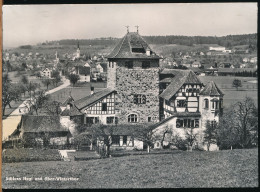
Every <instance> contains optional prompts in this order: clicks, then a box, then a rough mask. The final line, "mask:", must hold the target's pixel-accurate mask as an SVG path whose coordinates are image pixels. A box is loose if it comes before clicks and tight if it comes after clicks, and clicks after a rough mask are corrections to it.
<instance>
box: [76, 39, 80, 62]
mask: <svg viewBox="0 0 260 192" xmlns="http://www.w3.org/2000/svg"><path fill="white" fill-rule="evenodd" d="M76 58H80V48H79V41H78V48H77V52H76Z"/></svg>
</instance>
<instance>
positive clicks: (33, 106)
mask: <svg viewBox="0 0 260 192" xmlns="http://www.w3.org/2000/svg"><path fill="white" fill-rule="evenodd" d="M49 98H50V97H49V95H46V94H45V92H44V91H39V92H38V94H37V95H34V96H33V97H32V98H31V99H30V100H28V101H27V103H26V104H27V105H26V106H27V108H28V110H29V112H30V113H32V114H33V113H34V112H35V113H36V115H38V112H39V109H41V108H43V107H44V106H45V104H46V102H47V101H48V100H49Z"/></svg>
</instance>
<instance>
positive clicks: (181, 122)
mask: <svg viewBox="0 0 260 192" xmlns="http://www.w3.org/2000/svg"><path fill="white" fill-rule="evenodd" d="M176 127H177V128H181V127H188V128H198V127H199V119H177V120H176Z"/></svg>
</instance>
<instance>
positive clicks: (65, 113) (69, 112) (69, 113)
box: [60, 104, 83, 116]
mask: <svg viewBox="0 0 260 192" xmlns="http://www.w3.org/2000/svg"><path fill="white" fill-rule="evenodd" d="M60 115H61V116H78V115H83V113H81V112H80V111H79V110H78V109H77V108H76V107H75V106H74V105H73V104H72V106H71V107H70V109H67V108H66V109H65V110H64V111H62V112H61V114H60Z"/></svg>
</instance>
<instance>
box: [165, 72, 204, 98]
mask: <svg viewBox="0 0 260 192" xmlns="http://www.w3.org/2000/svg"><path fill="white" fill-rule="evenodd" d="M169 73H172V74H174V77H173V78H172V81H171V84H170V85H168V87H167V88H166V89H165V90H164V91H163V92H162V93H161V94H160V97H162V98H164V99H166V100H169V99H170V98H171V97H172V96H174V95H175V94H176V93H177V91H178V90H179V89H180V88H181V86H182V85H183V84H202V82H201V81H200V79H199V78H198V77H197V76H196V75H195V73H194V72H193V71H191V70H179V69H164V70H163V71H162V72H161V74H169Z"/></svg>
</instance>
